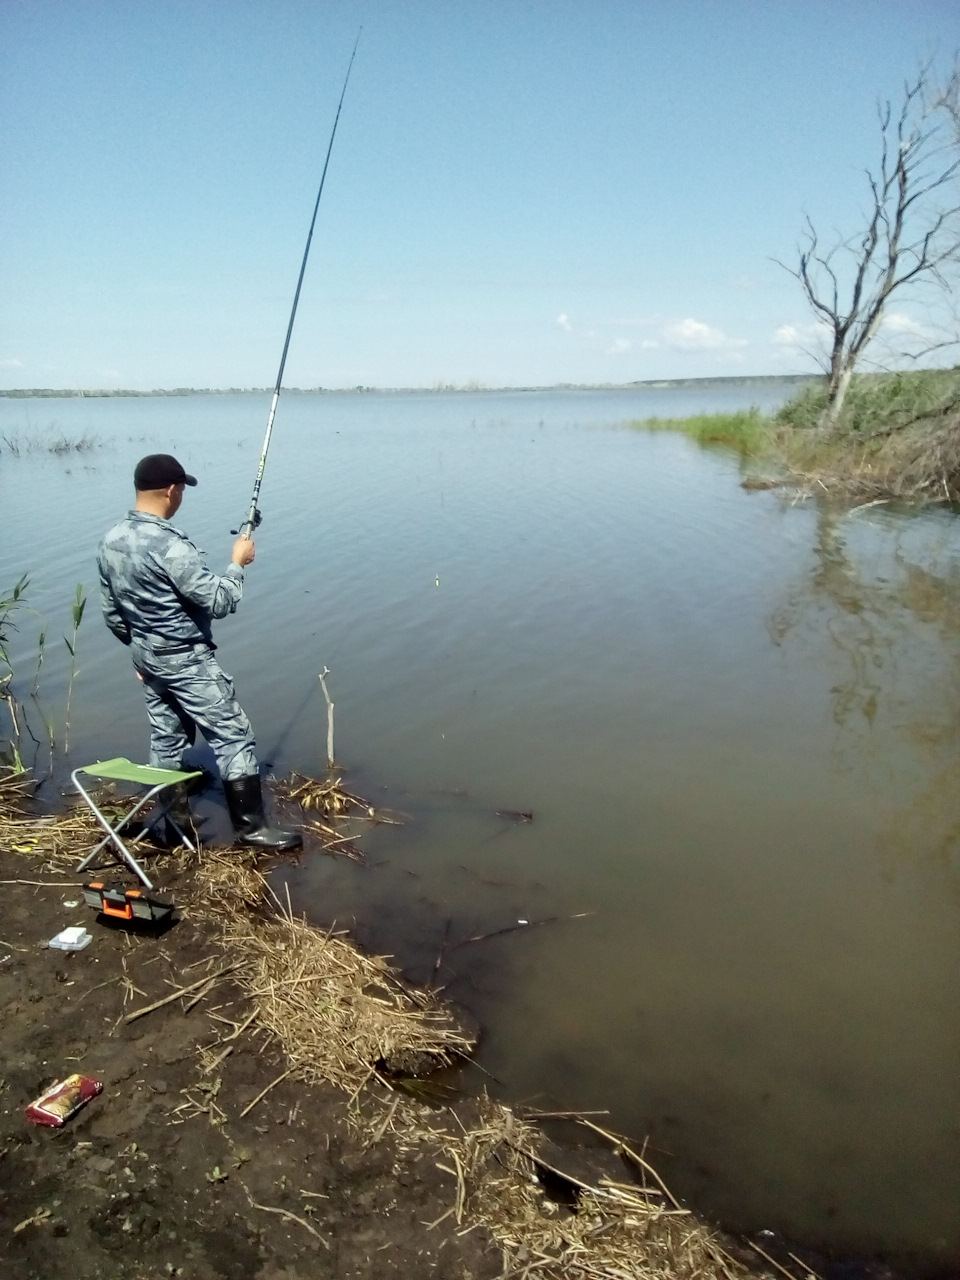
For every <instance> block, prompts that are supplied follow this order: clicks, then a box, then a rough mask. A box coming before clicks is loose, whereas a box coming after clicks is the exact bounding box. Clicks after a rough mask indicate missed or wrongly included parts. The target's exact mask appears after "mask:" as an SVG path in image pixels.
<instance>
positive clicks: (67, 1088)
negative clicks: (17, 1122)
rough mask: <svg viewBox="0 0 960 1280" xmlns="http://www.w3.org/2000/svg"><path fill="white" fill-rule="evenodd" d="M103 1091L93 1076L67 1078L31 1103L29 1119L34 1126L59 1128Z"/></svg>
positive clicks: (100, 1084)
mask: <svg viewBox="0 0 960 1280" xmlns="http://www.w3.org/2000/svg"><path fill="white" fill-rule="evenodd" d="M102 1090H103V1083H102V1081H100V1080H94V1079H93V1078H92V1077H91V1076H78V1075H73V1076H67V1078H66V1080H59V1081H57V1083H56V1084H52V1085H51V1086H50V1088H49V1089H47V1091H46V1092H45V1093H42V1094H41V1095H40V1097H39V1098H37V1100H36V1101H35V1102H31V1103H30V1105H29V1107H27V1111H26V1115H27V1119H28V1120H32V1121H33V1123H34V1124H52V1125H56V1126H57V1128H59V1127H60V1125H62V1124H64V1123H65V1122H66V1121H67V1120H69V1119H70V1117H71V1116H72V1115H75V1114H76V1112H78V1111H79V1110H80V1108H81V1107H82V1106H83V1104H84V1103H85V1102H89V1101H90V1099H91V1098H95V1097H96V1096H97V1094H98V1093H101V1092H102Z"/></svg>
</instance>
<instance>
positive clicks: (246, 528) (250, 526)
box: [233, 27, 363, 538]
mask: <svg viewBox="0 0 960 1280" xmlns="http://www.w3.org/2000/svg"><path fill="white" fill-rule="evenodd" d="M362 34H363V27H361V28H360V30H359V31H358V32H357V38H356V40H355V41H354V45H353V53H351V55H350V61H349V63H348V64H347V74H346V75H345V76H344V78H343V88H342V89H341V91H340V101H339V103H338V104H337V114H336V116H335V117H334V120H333V129H332V130H331V132H330V142H329V144H328V145H327V158H326V159H325V160H324V162H323V173H322V174H321V175H320V189H319V190H318V192H317V200H316V204H314V206H313V217H312V218H311V219H310V231H309V234H308V235H307V244H306V248H305V249H304V251H303V261H302V262H301V263H300V276H299V279H298V280H297V291H296V293H295V294H294V295H293V306H292V307H291V308H290V323H289V324H288V325H287V336H286V339H285V340H284V344H283V355H282V356H281V357H280V369H279V371H278V373H277V384H276V386H275V387H274V389H273V400H272V401H271V404H270V414H269V417H268V418H267V434H266V435H265V436H264V438H263V449H262V451H261V453H260V462H259V464H258V465H257V478H256V480H255V481H254V485H253V497H252V498H251V499H250V509H249V510H248V512H247V518H246V520H244V522H243V524H242V525H241V526H240V528H239V530H237V529H234V530H233V532H234V534H237V533H239V534H240V535H241V536H242V537H245V538H249V537H250V535H251V534H252V533H253V531H254V529H256V528H257V527H258V526H259V524H260V521H261V520H262V518H263V517H262V516H261V515H260V509H259V507H258V506H257V503H258V501H259V500H260V485H261V484H262V482H263V472H264V469H265V467H266V465H267V451H268V450H269V448H270V437H271V436H272V435H273V420H274V418H275V417H276V416H277V402H278V400H279V399H280V388H281V387H282V385H283V370H284V366H285V365H286V363H287V351H288V350H289V349H290V335H291V334H292V333H293V322H294V320H295V319H296V318H297V304H298V303H299V301H300V289H301V286H302V285H303V275H304V272H305V271H306V269H307V258H308V257H309V256H310V244H311V242H312V240H313V228H314V227H315V226H316V222H317V210H318V209H319V208H320V197H321V196H322V195H323V184H324V182H326V179H327V166H328V165H329V164H330V153H331V152H332V151H333V140H334V138H335V137H336V136H337V125H338V123H339V122H340V109H341V107H342V106H343V99H344V97H345V96H346V92H347V84H348V83H349V80H350V72H351V70H352V69H353V60H354V58H355V57H356V56H357V45H359V43H360V36H361V35H362Z"/></svg>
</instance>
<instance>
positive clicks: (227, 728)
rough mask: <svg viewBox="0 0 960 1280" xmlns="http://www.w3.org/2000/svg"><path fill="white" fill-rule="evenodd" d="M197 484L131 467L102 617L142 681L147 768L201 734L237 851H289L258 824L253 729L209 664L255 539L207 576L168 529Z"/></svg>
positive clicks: (180, 474) (147, 462)
mask: <svg viewBox="0 0 960 1280" xmlns="http://www.w3.org/2000/svg"><path fill="white" fill-rule="evenodd" d="M196 483H197V481H196V479H195V477H193V476H190V475H187V473H186V472H185V471H184V469H183V467H182V466H181V465H180V463H179V462H178V461H177V460H176V458H174V457H172V456H171V455H170V454H168V453H154V454H150V455H149V456H148V457H146V458H141V460H140V461H139V462H138V463H137V467H136V470H135V472H134V488H135V489H136V505H135V506H134V508H133V510H132V511H129V512H128V513H127V515H126V516H125V517H124V519H123V520H121V521H120V523H119V524H116V525H114V527H113V528H112V529H111V530H110V532H109V533H108V534H107V535H106V537H105V538H104V539H103V541H102V542H101V544H100V548H99V552H98V557H97V559H98V564H99V568H100V592H101V607H102V609H103V616H104V619H105V621H106V624H107V626H108V627H109V628H110V630H111V631H112V632H113V634H114V635H115V636H116V637H117V639H118V640H119V641H120V642H121V643H122V644H125V645H128V646H129V648H130V652H131V655H132V657H133V665H134V667H135V668H136V671H137V675H138V676H139V677H140V679H141V680H142V681H143V692H144V697H145V699H146V703H147V715H148V717H149V720H150V763H151V764H152V765H155V766H157V767H159V768H162V769H180V768H181V767H182V757H183V753H184V752H185V751H186V750H187V748H188V747H189V746H191V745H192V744H193V743H194V741H195V740H196V734H197V730H198V729H199V730H200V732H201V733H202V734H203V736H204V737H205V738H206V740H207V742H208V743H209V744H210V746H211V748H212V750H213V753H214V755H215V756H216V759H217V765H218V767H219V769H220V776H221V778H222V780H223V788H224V791H225V793H226V797H227V807H228V809H229V811H230V819H231V821H232V823H233V826H234V829H235V830H236V832H237V843H239V844H242V845H250V846H252V847H253V848H259V849H274V850H281V849H294V848H297V847H298V846H299V845H300V844H301V843H302V840H301V837H300V834H299V833H298V832H296V831H286V830H283V829H281V828H279V827H273V826H270V825H269V824H268V823H267V821H266V817H265V815H264V808H263V793H262V789H261V784H260V773H259V766H258V762H257V757H256V754H255V752H254V737H253V729H252V728H251V725H250V721H249V720H248V719H247V715H246V713H245V712H244V710H243V708H242V707H241V706H240V704H239V703H238V702H237V700H236V695H235V693H234V687H233V681H232V680H231V679H230V677H229V676H228V675H226V673H225V672H224V671H223V670H222V669H221V667H220V664H219V663H218V662H217V660H216V658H215V657H214V650H215V649H216V645H215V644H214V643H213V637H212V623H213V619H214V618H224V617H226V615H227V614H228V613H233V612H235V610H236V607H237V605H238V603H239V601H240V597H241V595H242V594H243V571H244V569H245V567H246V566H247V565H249V564H252V563H253V558H254V554H255V549H254V545H253V541H252V539H251V538H249V537H246V536H241V537H239V538H238V539H237V541H236V542H235V543H234V545H233V554H232V557H231V562H230V564H229V565H227V568H226V571H225V572H224V573H223V575H222V576H219V577H218V576H217V575H216V574H215V573H211V571H210V570H209V569H208V568H207V566H206V564H205V563H204V560H203V555H202V553H201V552H200V550H199V549H198V548H197V547H196V546H194V544H193V543H192V542H191V541H190V539H189V538H188V537H187V536H186V534H185V533H182V532H181V531H180V530H179V529H177V528H175V527H174V526H173V525H172V524H171V523H170V520H171V518H172V517H173V516H174V515H176V513H177V511H178V510H179V508H180V504H181V502H182V501H183V494H184V488H185V486H187V485H189V486H191V487H192V486H194V485H196ZM178 808H179V812H178V813H175V816H177V817H178V819H179V818H187V819H188V820H189V811H188V810H186V795H185V794H181V795H180V797H179V798H178Z"/></svg>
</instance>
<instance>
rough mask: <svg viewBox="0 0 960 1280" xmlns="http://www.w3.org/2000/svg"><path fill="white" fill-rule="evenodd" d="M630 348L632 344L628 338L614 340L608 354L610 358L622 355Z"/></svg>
mask: <svg viewBox="0 0 960 1280" xmlns="http://www.w3.org/2000/svg"><path fill="white" fill-rule="evenodd" d="M632 346H633V343H632V342H631V341H630V340H629V338H615V339H614V342H613V345H612V346H611V347H610V351H609V354H610V355H612V356H619V355H622V354H623V352H624V351H629V350H630V348H631V347H632Z"/></svg>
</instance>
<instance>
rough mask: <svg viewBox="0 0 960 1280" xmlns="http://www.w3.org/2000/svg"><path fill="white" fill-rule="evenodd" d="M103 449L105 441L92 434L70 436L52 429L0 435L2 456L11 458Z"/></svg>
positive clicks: (89, 451) (87, 432) (58, 454)
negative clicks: (5, 455)
mask: <svg viewBox="0 0 960 1280" xmlns="http://www.w3.org/2000/svg"><path fill="white" fill-rule="evenodd" d="M102 447H103V441H102V440H101V439H100V437H99V436H97V435H94V434H93V433H92V432H89V431H85V432H83V433H81V434H80V435H68V434H67V433H66V432H65V431H58V430H57V429H56V428H53V427H51V428H50V429H49V430H48V431H45V432H43V431H41V432H36V431H35V432H25V431H24V432H19V433H18V434H16V435H0V454H7V455H8V456H9V457H11V458H23V457H28V456H30V455H33V454H38V453H52V454H55V455H57V456H62V455H64V454H71V453H92V452H93V451H94V450H95V449H100V448H102Z"/></svg>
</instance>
